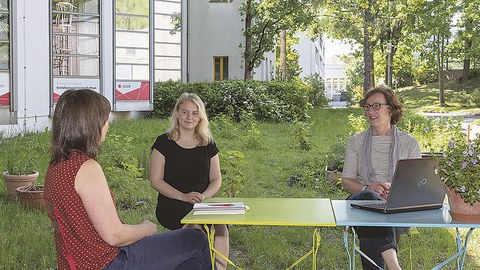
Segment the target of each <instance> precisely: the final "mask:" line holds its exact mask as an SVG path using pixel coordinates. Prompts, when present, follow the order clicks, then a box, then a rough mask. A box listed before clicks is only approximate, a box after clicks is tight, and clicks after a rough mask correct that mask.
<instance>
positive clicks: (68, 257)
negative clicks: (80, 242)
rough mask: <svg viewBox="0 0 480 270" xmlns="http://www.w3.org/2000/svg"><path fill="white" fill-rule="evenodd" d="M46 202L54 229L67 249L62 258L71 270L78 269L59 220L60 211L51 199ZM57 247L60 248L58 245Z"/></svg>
mask: <svg viewBox="0 0 480 270" xmlns="http://www.w3.org/2000/svg"><path fill="white" fill-rule="evenodd" d="M45 204H46V206H47V211H48V213H49V216H50V219H51V220H52V224H53V229H54V230H55V233H56V235H57V236H58V237H60V240H61V242H62V244H63V248H64V249H65V258H62V259H64V260H66V261H67V264H68V267H70V270H77V267H76V266H75V262H74V260H73V256H72V254H70V250H69V249H68V246H67V243H66V242H65V239H64V233H63V228H62V226H61V225H60V223H59V222H58V212H57V209H56V208H55V206H53V204H51V203H50V202H49V201H47V200H45ZM57 248H59V247H58V246H57Z"/></svg>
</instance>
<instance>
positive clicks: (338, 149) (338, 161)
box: [327, 138, 347, 172]
mask: <svg viewBox="0 0 480 270" xmlns="http://www.w3.org/2000/svg"><path fill="white" fill-rule="evenodd" d="M346 145H347V138H338V139H337V141H336V142H335V143H334V144H333V145H332V146H331V147H330V148H329V150H328V154H327V170H329V171H336V172H342V171H343V165H344V162H345V147H346Z"/></svg>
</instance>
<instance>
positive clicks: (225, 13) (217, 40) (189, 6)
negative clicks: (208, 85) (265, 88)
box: [182, 0, 275, 82]
mask: <svg viewBox="0 0 480 270" xmlns="http://www.w3.org/2000/svg"><path fill="white" fill-rule="evenodd" d="M182 5H183V6H182V12H183V16H184V17H183V22H185V24H184V25H183V26H182V27H183V29H184V35H183V41H184V42H183V46H184V51H183V52H184V54H183V55H184V58H183V61H184V64H183V66H184V67H185V68H186V71H185V73H184V74H183V76H182V79H183V81H185V82H197V81H213V57H214V56H228V60H229V63H228V69H229V78H230V79H243V78H244V68H243V66H244V63H243V59H242V53H243V49H242V48H240V47H239V46H240V44H244V43H245V37H244V36H243V33H242V29H243V28H244V22H242V17H241V16H240V12H239V9H240V7H241V5H242V1H241V0H233V1H231V2H209V1H208V0H186V1H183V3H182ZM265 57H266V59H265V60H263V61H262V64H261V66H260V67H258V68H257V69H255V74H254V79H256V80H265V81H266V80H270V79H271V75H270V74H272V73H273V71H274V68H275V52H271V53H267V54H265Z"/></svg>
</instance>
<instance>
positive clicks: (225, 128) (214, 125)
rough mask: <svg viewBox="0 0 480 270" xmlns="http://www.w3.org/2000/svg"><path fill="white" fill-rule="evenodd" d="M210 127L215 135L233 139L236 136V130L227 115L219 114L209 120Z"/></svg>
mask: <svg viewBox="0 0 480 270" xmlns="http://www.w3.org/2000/svg"><path fill="white" fill-rule="evenodd" d="M210 128H211V130H212V133H213V134H214V136H215V137H220V138H224V139H233V138H235V137H236V136H237V133H238V130H237V128H236V127H235V125H234V124H233V122H232V120H231V119H230V118H228V116H226V115H224V114H221V115H218V116H215V117H214V118H213V119H211V121H210Z"/></svg>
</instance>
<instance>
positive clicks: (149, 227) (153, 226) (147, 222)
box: [142, 219, 158, 236]
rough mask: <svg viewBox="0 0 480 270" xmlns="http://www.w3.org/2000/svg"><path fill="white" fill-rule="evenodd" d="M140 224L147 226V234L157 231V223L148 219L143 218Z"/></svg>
mask: <svg viewBox="0 0 480 270" xmlns="http://www.w3.org/2000/svg"><path fill="white" fill-rule="evenodd" d="M142 224H144V225H145V226H146V227H147V232H148V236H150V235H153V234H156V233H157V232H158V228H157V225H156V224H155V223H153V222H151V221H150V220H147V219H145V220H144V221H143V222H142Z"/></svg>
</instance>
